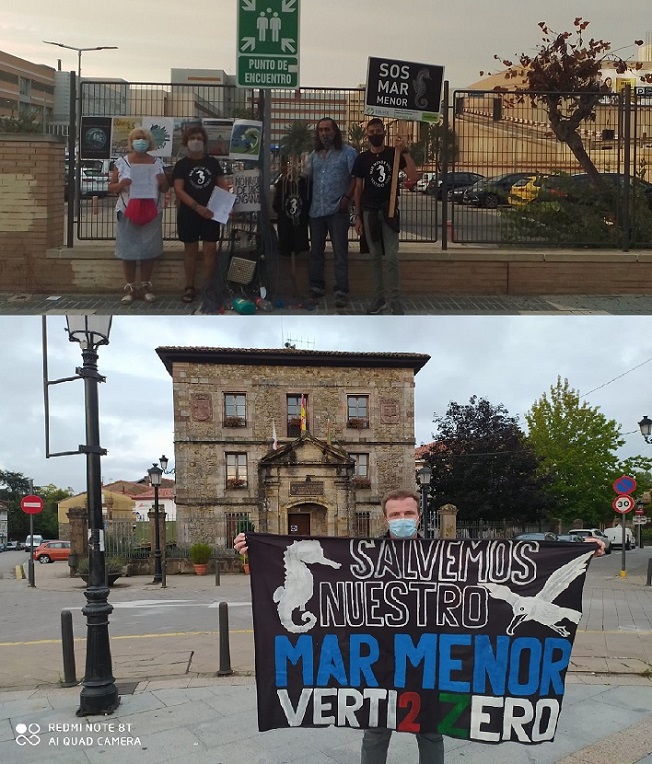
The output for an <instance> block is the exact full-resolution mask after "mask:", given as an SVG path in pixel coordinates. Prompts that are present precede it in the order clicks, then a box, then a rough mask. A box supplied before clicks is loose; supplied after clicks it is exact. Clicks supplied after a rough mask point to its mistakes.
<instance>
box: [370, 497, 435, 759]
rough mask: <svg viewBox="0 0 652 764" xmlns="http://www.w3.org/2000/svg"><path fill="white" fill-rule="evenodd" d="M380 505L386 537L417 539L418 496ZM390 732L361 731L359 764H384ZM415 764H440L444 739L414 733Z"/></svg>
mask: <svg viewBox="0 0 652 764" xmlns="http://www.w3.org/2000/svg"><path fill="white" fill-rule="evenodd" d="M380 506H381V507H382V510H383V516H384V517H385V522H386V523H387V528H388V530H387V533H386V534H385V535H386V537H389V538H395V539H411V538H417V536H418V530H417V529H418V527H419V523H420V521H421V512H420V511H419V507H420V499H419V495H418V494H417V493H415V492H414V491H408V490H404V489H400V488H399V489H397V490H396V491H391V492H390V493H388V494H386V495H385V496H384V497H383V499H382V501H381V504H380ZM391 737H392V730H391V729H387V728H385V727H374V728H369V729H366V730H365V731H364V737H363V738H362V752H361V756H360V764H385V762H386V761H387V749H388V748H389V741H390V738H391ZM416 738H417V745H418V746H419V764H444V738H443V737H442V736H441V735H439V734H437V733H432V732H424V733H417V735H416Z"/></svg>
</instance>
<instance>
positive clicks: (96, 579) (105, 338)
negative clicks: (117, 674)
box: [66, 315, 120, 716]
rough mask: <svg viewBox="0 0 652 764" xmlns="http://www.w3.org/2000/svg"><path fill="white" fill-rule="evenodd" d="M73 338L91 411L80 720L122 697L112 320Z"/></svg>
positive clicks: (80, 326) (87, 322)
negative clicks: (113, 535) (104, 395)
mask: <svg viewBox="0 0 652 764" xmlns="http://www.w3.org/2000/svg"><path fill="white" fill-rule="evenodd" d="M66 322H67V327H66V328H67V332H68V338H69V339H70V341H71V342H78V343H79V345H80V347H81V351H82V360H83V366H82V367H81V368H78V369H76V373H77V375H78V376H79V377H80V378H81V379H83V380H84V394H85V401H86V404H85V408H86V444H85V445H83V446H79V452H80V453H83V454H86V500H87V505H88V587H87V588H86V591H85V592H84V595H85V597H86V600H87V603H86V605H85V606H84V607H83V608H82V613H83V614H84V615H85V616H86V673H85V674H84V680H83V682H82V691H81V694H80V704H79V709H78V710H77V716H88V715H92V714H111V713H113V711H115V709H116V708H117V707H118V705H119V703H120V697H119V695H118V690H117V688H116V686H115V679H114V678H113V669H112V665H111V646H110V643H109V615H110V614H111V613H112V612H113V607H112V606H111V605H110V604H109V603H108V596H109V588H108V586H107V585H106V560H105V557H104V523H103V519H102V473H101V466H100V457H102V456H103V455H104V454H106V449H104V448H102V447H101V446H100V411H99V403H98V384H99V383H100V382H104V381H106V378H105V377H103V376H102V375H101V374H99V373H98V370H97V358H98V356H97V348H98V347H99V346H100V345H108V344H109V333H110V331H111V316H95V315H92V316H67V317H66Z"/></svg>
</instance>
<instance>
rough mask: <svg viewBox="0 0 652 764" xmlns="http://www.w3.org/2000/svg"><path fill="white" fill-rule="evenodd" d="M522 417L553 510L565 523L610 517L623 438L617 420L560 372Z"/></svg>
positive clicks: (595, 520) (592, 523)
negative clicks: (592, 403) (544, 476)
mask: <svg viewBox="0 0 652 764" xmlns="http://www.w3.org/2000/svg"><path fill="white" fill-rule="evenodd" d="M525 420H526V422H527V424H528V428H529V434H528V440H529V442H530V443H531V445H532V448H533V449H534V451H535V452H536V454H537V456H538V457H539V459H540V460H541V464H542V468H543V471H544V473H545V474H547V475H548V476H549V478H550V483H549V488H548V490H549V492H550V495H551V496H552V497H553V499H554V506H555V514H556V515H558V516H559V517H560V518H561V519H562V520H563V521H565V522H567V523H570V522H571V521H573V520H574V519H575V518H578V517H580V518H582V519H583V521H584V522H585V523H586V524H587V526H589V527H590V526H592V525H595V524H597V523H600V522H601V521H602V520H603V519H604V518H605V517H607V516H610V514H611V502H612V500H613V497H614V493H613V490H612V487H611V482H612V481H613V478H614V477H617V475H616V473H617V472H618V466H619V463H618V458H617V456H616V449H618V448H619V447H620V446H622V445H623V443H624V442H625V441H624V440H623V439H622V438H621V437H620V425H618V424H617V423H616V422H615V421H614V420H613V419H607V418H606V417H605V416H604V414H602V413H601V412H600V410H599V407H597V406H596V407H593V406H590V405H589V404H588V403H586V402H583V401H582V400H581V399H580V394H579V392H578V391H577V390H573V389H572V388H571V387H570V385H569V382H568V380H567V379H565V380H564V381H563V382H562V380H561V377H558V378H557V383H556V384H555V385H552V386H551V387H550V390H549V392H548V393H544V394H543V395H542V396H541V398H539V399H538V400H537V401H535V402H534V404H533V405H532V408H531V409H530V411H529V412H528V413H527V414H526V415H525ZM585 527H586V526H585Z"/></svg>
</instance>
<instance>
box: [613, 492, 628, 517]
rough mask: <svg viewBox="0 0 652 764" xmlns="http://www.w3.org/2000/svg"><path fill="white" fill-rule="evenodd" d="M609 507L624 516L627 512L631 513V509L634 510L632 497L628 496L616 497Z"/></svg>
mask: <svg viewBox="0 0 652 764" xmlns="http://www.w3.org/2000/svg"><path fill="white" fill-rule="evenodd" d="M611 506H612V507H613V508H614V509H615V510H616V512H620V514H621V515H625V514H627V512H631V511H632V509H634V499H632V497H631V496H628V495H627V494H623V495H622V496H616V498H615V499H614V500H613V502H612V504H611Z"/></svg>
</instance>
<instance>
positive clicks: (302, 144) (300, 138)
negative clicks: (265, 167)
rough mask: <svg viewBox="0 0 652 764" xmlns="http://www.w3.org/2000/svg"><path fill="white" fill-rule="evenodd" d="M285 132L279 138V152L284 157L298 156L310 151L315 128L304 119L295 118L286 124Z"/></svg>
mask: <svg viewBox="0 0 652 764" xmlns="http://www.w3.org/2000/svg"><path fill="white" fill-rule="evenodd" d="M286 129H287V132H286V133H285V135H284V136H283V137H282V138H281V153H282V154H283V155H284V156H286V157H300V156H301V155H302V154H303V153H305V152H310V151H312V148H313V143H314V136H315V128H314V125H313V124H311V123H310V122H306V121H305V120H301V119H295V120H294V121H293V122H290V124H289V125H287V128H286Z"/></svg>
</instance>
